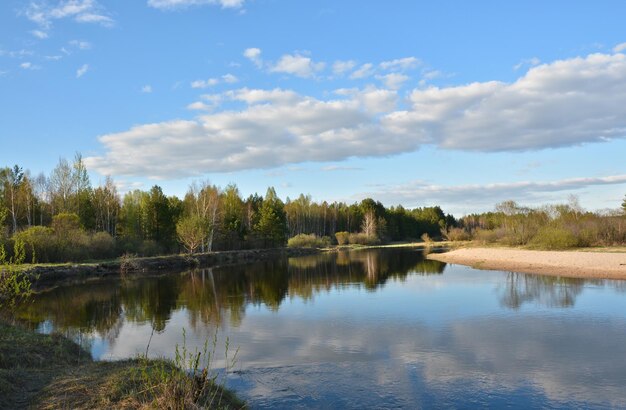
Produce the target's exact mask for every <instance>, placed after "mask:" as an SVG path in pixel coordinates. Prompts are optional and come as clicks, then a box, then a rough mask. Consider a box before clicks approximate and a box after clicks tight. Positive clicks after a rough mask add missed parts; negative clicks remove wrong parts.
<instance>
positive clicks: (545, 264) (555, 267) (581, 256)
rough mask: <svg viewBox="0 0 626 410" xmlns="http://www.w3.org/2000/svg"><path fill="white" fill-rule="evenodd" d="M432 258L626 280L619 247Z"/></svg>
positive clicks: (468, 252) (469, 252) (625, 258)
mask: <svg viewBox="0 0 626 410" xmlns="http://www.w3.org/2000/svg"><path fill="white" fill-rule="evenodd" d="M428 258H429V259H433V260H438V261H440V262H446V263H452V264H459V265H467V266H471V267H473V268H476V269H486V270H502V271H511V272H521V273H534V274H540V275H551V276H563V277H570V278H588V279H626V252H619V251H618V252H616V251H615V250H611V251H608V250H602V251H597V252H592V251H590V250H572V251H535V250H525V249H511V248H496V247H493V248H481V247H470V248H460V249H455V250H451V251H449V252H445V253H437V254H430V255H428Z"/></svg>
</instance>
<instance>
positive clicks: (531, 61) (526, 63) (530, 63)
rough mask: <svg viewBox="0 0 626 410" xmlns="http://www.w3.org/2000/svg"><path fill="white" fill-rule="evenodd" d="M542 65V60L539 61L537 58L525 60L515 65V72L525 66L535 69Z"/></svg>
mask: <svg viewBox="0 0 626 410" xmlns="http://www.w3.org/2000/svg"><path fill="white" fill-rule="evenodd" d="M539 64H541V60H540V59H538V58H537V57H532V58H525V59H523V60H521V61H520V62H519V63H517V64H515V65H514V66H513V69H514V70H516V71H517V70H519V69H520V68H522V67H524V66H531V67H534V66H536V65H539Z"/></svg>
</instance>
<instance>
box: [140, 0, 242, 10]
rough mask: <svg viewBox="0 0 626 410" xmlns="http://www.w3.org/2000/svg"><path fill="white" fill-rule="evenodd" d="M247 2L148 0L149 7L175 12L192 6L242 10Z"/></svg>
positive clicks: (229, 0) (234, 0)
mask: <svg viewBox="0 0 626 410" xmlns="http://www.w3.org/2000/svg"><path fill="white" fill-rule="evenodd" d="M244 3H245V0H148V6H150V7H154V8H157V9H160V10H175V9H181V8H187V7H190V6H204V5H214V6H221V7H222V8H225V9H227V8H234V9H235V8H241V7H242V6H243V4H244Z"/></svg>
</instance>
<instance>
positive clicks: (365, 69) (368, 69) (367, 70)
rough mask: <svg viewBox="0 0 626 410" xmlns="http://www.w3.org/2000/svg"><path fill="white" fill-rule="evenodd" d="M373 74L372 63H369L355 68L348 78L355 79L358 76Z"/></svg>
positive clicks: (358, 77) (363, 76) (364, 76)
mask: <svg viewBox="0 0 626 410" xmlns="http://www.w3.org/2000/svg"><path fill="white" fill-rule="evenodd" d="M372 74H374V65H373V64H371V63H366V64H363V65H362V66H361V67H359V68H358V69H357V70H355V71H354V72H353V73H352V74H350V78H351V79H353V80H357V79H360V78H366V77H369V76H371V75H372Z"/></svg>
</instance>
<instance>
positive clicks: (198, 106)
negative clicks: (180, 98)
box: [187, 101, 213, 111]
mask: <svg viewBox="0 0 626 410" xmlns="http://www.w3.org/2000/svg"><path fill="white" fill-rule="evenodd" d="M187 109H188V110H193V111H211V110H213V106H212V105H210V104H207V103H204V102H202V101H196V102H193V103H191V104H189V105H188V106H187Z"/></svg>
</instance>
